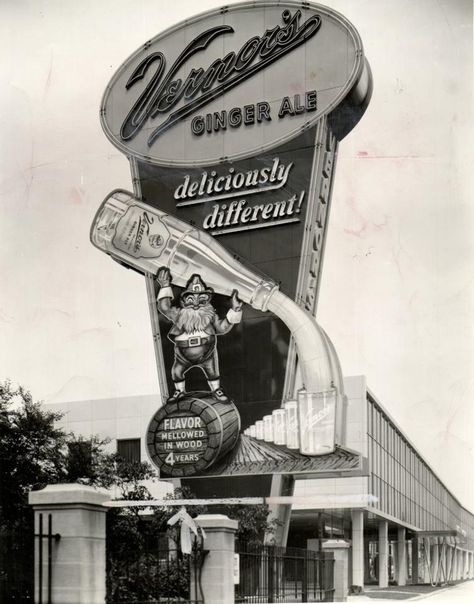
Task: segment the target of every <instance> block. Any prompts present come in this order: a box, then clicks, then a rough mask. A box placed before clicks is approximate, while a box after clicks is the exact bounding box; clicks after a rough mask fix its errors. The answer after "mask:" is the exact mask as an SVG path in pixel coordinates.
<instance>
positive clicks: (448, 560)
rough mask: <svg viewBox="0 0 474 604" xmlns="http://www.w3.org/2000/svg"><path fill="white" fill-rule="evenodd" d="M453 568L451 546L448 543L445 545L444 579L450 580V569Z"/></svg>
mask: <svg viewBox="0 0 474 604" xmlns="http://www.w3.org/2000/svg"><path fill="white" fill-rule="evenodd" d="M452 568H453V546H452V545H450V544H448V545H447V546H446V566H445V569H446V581H451V580H452V576H451V569H452Z"/></svg>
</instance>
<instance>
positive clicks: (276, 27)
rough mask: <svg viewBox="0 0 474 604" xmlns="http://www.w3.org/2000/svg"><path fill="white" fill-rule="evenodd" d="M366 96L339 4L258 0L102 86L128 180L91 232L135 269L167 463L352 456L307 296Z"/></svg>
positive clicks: (347, 463) (192, 474)
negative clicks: (341, 150)
mask: <svg viewBox="0 0 474 604" xmlns="http://www.w3.org/2000/svg"><path fill="white" fill-rule="evenodd" d="M370 95H371V76H370V69H369V67H368V64H367V62H366V60H365V58H364V54H363V48H362V43H361V41H360V38H359V35H358V33H357V31H356V30H355V28H354V27H353V25H352V24H351V23H349V22H348V21H347V19H345V18H344V17H343V16H341V15H339V14H338V13H336V12H335V11H333V10H331V9H329V8H327V7H323V6H320V5H316V4H311V3H306V2H305V3H301V2H293V1H288V2H276V1H274V2H270V1H268V2H267V1H266V0H264V1H262V2H258V3H255V2H245V3H242V4H235V5H232V6H228V7H223V8H222V9H218V10H213V11H210V12H207V13H204V14H202V15H198V16H197V17H194V18H192V19H189V20H187V21H186V22H184V23H182V24H178V25H177V26H175V27H173V28H171V29H169V30H167V31H166V32H164V33H161V34H159V35H157V36H156V37H155V38H153V39H152V40H150V41H148V42H146V43H145V44H144V45H143V46H142V47H141V48H140V49H138V50H137V52H135V53H134V54H133V55H132V56H131V57H130V58H129V59H128V60H127V61H125V63H124V64H123V65H122V66H121V67H119V69H118V70H117V72H116V74H115V75H114V76H113V78H112V80H111V82H110V83H109V85H108V86H107V88H106V91H105V94H104V98H103V101H102V105H101V122H102V126H103V129H104V132H105V133H106V135H107V136H108V138H109V139H110V140H111V142H112V143H113V144H114V145H116V146H117V147H118V148H119V149H120V150H121V151H122V152H124V153H125V154H126V155H127V156H128V157H129V158H130V161H131V168H132V176H133V184H134V187H133V192H127V191H124V190H116V191H113V192H112V193H111V194H110V195H109V196H108V197H107V198H106V199H105V200H104V202H103V204H102V205H101V207H100V208H99V210H98V212H97V215H96V218H95V219H94V222H93V225H92V229H91V240H92V242H93V244H94V245H96V246H97V247H98V248H99V249H101V250H102V251H105V252H106V253H107V254H109V255H111V256H112V257H113V258H114V259H115V260H117V261H119V262H120V263H122V264H124V265H125V266H127V267H131V268H133V269H135V270H137V271H139V272H140V273H142V274H144V275H145V276H146V280H147V287H148V294H149V301H150V307H151V309H152V311H151V312H152V325H153V337H154V342H155V349H156V353H157V359H158V371H159V375H160V381H161V393H160V394H161V397H160V399H159V400H157V409H156V412H155V413H154V415H153V417H152V418H151V420H150V424H149V428H148V432H147V435H146V438H147V446H148V453H149V456H150V459H151V460H152V462H153V463H154V464H155V465H156V466H157V467H158V468H159V470H160V474H161V476H162V477H165V478H166V477H169V478H182V479H187V478H196V477H203V476H205V477H211V476H212V477H219V476H220V477H222V476H226V477H231V476H232V477H233V476H249V475H254V476H261V475H268V476H270V475H273V474H277V473H280V474H285V475H289V476H299V475H321V476H322V475H327V473H328V472H329V473H334V472H338V471H345V472H360V471H361V460H360V459H359V456H358V455H355V454H354V453H352V452H350V451H348V450H347V449H346V448H345V447H344V435H345V404H346V397H345V394H344V386H343V380H342V372H341V369H340V365H339V360H338V357H337V354H336V351H335V349H334V346H333V345H332V342H331V340H330V339H329V337H328V335H327V334H326V333H325V332H324V330H323V329H322V328H321V327H320V326H319V324H318V323H317V322H316V320H315V312H316V305H317V298H318V290H319V284H320V275H321V267H322V261H323V254H324V244H325V240H326V232H327V224H328V217H329V209H330V201H331V193H332V184H333V179H334V172H335V164H336V156H337V147H338V143H339V141H340V140H341V139H342V138H343V137H344V136H345V135H346V134H347V133H348V132H349V131H350V130H351V128H352V127H354V125H355V124H356V123H357V121H358V120H359V119H360V117H361V116H362V115H363V113H364V111H365V108H366V106H367V104H368V102H369V99H370ZM264 482H265V481H262V484H264ZM214 484H217V483H214ZM265 484H267V483H265ZM267 486H268V485H267ZM265 488H267V487H265Z"/></svg>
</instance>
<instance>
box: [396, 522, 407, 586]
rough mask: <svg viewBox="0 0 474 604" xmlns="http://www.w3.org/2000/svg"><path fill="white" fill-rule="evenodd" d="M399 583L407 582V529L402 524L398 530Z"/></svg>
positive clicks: (404, 583)
mask: <svg viewBox="0 0 474 604" xmlns="http://www.w3.org/2000/svg"><path fill="white" fill-rule="evenodd" d="M397 539H398V541H397V553H398V556H397V558H398V564H397V585H406V584H407V548H406V529H405V528H404V527H402V526H399V527H398V531H397Z"/></svg>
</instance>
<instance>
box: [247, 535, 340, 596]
mask: <svg viewBox="0 0 474 604" xmlns="http://www.w3.org/2000/svg"><path fill="white" fill-rule="evenodd" d="M236 552H237V554H238V556H239V583H238V585H236V591H235V601H236V603H238V602H252V603H260V602H266V603H270V602H333V601H334V555H333V554H332V553H323V554H320V553H318V552H314V551H311V550H305V549H298V548H283V547H276V546H268V545H253V544H252V545H250V544H245V543H239V544H238V545H237V547H236Z"/></svg>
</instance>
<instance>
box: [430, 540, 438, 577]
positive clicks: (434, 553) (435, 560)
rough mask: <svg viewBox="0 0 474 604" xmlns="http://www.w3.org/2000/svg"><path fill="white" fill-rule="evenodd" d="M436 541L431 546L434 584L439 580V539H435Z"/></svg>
mask: <svg viewBox="0 0 474 604" xmlns="http://www.w3.org/2000/svg"><path fill="white" fill-rule="evenodd" d="M435 539H436V541H435V543H433V545H432V546H431V579H432V581H433V582H435V581H436V580H437V577H438V558H439V546H438V537H435Z"/></svg>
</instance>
